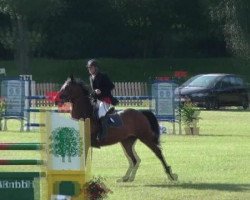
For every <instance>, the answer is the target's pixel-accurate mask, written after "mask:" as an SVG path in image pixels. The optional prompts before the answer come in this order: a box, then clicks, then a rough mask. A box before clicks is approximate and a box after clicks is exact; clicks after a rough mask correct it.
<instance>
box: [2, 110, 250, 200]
mask: <svg viewBox="0 0 250 200" xmlns="http://www.w3.org/2000/svg"><path fill="white" fill-rule="evenodd" d="M201 117H202V120H201V121H200V135H199V136H187V135H163V136H162V137H161V141H162V148H163V152H164V155H165V156H166V160H167V162H168V163H169V164H170V165H171V166H172V169H173V172H175V173H177V174H178V176H179V180H178V181H177V182H170V181H169V180H168V179H167V176H166V175H165V173H164V170H163V168H162V166H161V164H160V161H159V160H158V159H157V158H156V157H155V156H154V155H153V153H152V152H151V151H150V150H149V149H148V148H147V147H146V146H144V145H143V144H142V143H140V142H138V143H137V145H136V150H137V153H138V155H139V156H140V158H141V160H142V162H141V165H140V168H139V170H138V173H137V176H136V179H135V181H134V182H132V183H118V182H116V180H117V179H119V178H120V177H121V176H122V175H123V174H124V173H125V171H126V169H127V166H128V164H127V160H126V157H125V156H124V155H123V151H122V148H121V147H120V145H119V144H117V145H113V146H110V147H104V148H101V149H100V150H99V149H94V150H93V163H92V174H93V175H94V176H102V177H104V178H106V184H107V186H108V187H109V188H110V189H111V190H112V191H113V193H112V194H110V195H109V198H108V199H110V200H131V199H132V200H183V199H187V200H217V199H218V200H247V199H250V124H249V122H250V112H249V111H237V110H227V111H202V112H201ZM9 127H10V129H11V131H9V132H0V137H1V142H31V141H32V142H38V140H39V133H32V132H31V133H20V132H18V131H15V130H18V123H17V122H14V121H13V122H11V123H10V124H9ZM168 127H169V128H171V125H170V124H168ZM27 153H28V154H30V155H29V156H31V157H34V158H37V157H38V154H32V153H29V152H27ZM27 153H26V154H27ZM19 156H20V157H23V156H24V153H20V155H18V154H16V153H13V154H10V153H9V152H8V153H7V152H6V151H1V152H0V157H1V159H4V158H9V157H15V158H17V157H19ZM8 169H10V168H9V167H8ZM8 169H7V166H0V171H7V170H8ZM19 169H20V170H25V171H26V170H27V169H25V168H24V167H21V168H19ZM11 170H18V169H16V168H15V167H13V166H12V167H11ZM28 170H39V168H36V167H32V169H28Z"/></svg>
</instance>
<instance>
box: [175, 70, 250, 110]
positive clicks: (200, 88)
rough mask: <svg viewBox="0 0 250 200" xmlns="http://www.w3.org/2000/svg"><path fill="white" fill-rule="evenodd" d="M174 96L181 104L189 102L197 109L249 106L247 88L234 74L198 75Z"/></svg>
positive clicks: (176, 91)
mask: <svg viewBox="0 0 250 200" xmlns="http://www.w3.org/2000/svg"><path fill="white" fill-rule="evenodd" d="M175 94H176V95H178V96H179V97H180V100H181V102H183V101H186V100H190V101H191V102H193V103H195V104H196V105H197V106H198V107H204V108H206V109H219V108H220V107H222V106H242V107H243V108H244V109H247V108H248V106H249V97H248V88H247V85H246V83H245V82H244V80H243V79H242V78H241V77H240V76H238V75H235V74H200V75H196V76H194V77H192V78H190V79H189V80H187V81H186V82H185V83H183V84H182V85H181V86H180V87H178V88H176V90H175Z"/></svg>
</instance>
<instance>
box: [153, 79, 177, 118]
mask: <svg viewBox="0 0 250 200" xmlns="http://www.w3.org/2000/svg"><path fill="white" fill-rule="evenodd" d="M176 87H177V84H175V83H173V82H169V81H167V82H165V81H159V82H155V83H153V84H152V104H151V109H152V110H153V112H154V113H155V115H156V117H157V119H158V120H166V121H171V120H174V117H175V101H174V99H175V95H174V90H175V88H176Z"/></svg>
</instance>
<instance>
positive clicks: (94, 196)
mask: <svg viewBox="0 0 250 200" xmlns="http://www.w3.org/2000/svg"><path fill="white" fill-rule="evenodd" d="M104 181H105V179H104V178H102V177H94V178H93V179H91V180H90V181H89V182H87V183H86V184H85V185H84V189H85V190H86V192H87V196H88V199H89V200H102V199H105V198H107V197H108V194H109V193H112V191H111V190H110V189H109V188H108V187H107V186H106V185H105V183H104Z"/></svg>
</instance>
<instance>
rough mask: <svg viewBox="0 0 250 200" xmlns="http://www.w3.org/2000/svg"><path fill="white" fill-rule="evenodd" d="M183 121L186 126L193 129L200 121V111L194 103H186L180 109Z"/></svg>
mask: <svg viewBox="0 0 250 200" xmlns="http://www.w3.org/2000/svg"><path fill="white" fill-rule="evenodd" d="M179 114H180V116H181V121H182V123H184V124H185V125H186V126H189V127H193V126H194V125H195V124H196V123H197V121H198V120H199V119H200V117H199V115H200V110H199V109H198V108H197V107H196V106H195V104H193V103H192V102H185V103H184V104H183V105H181V106H180V107H179Z"/></svg>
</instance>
